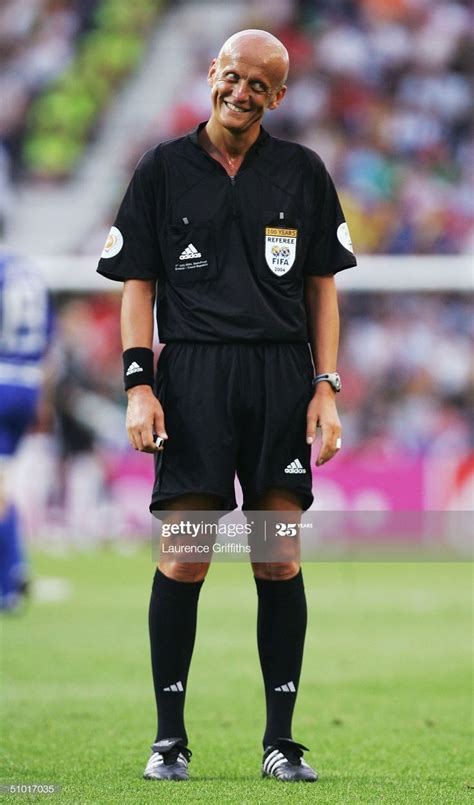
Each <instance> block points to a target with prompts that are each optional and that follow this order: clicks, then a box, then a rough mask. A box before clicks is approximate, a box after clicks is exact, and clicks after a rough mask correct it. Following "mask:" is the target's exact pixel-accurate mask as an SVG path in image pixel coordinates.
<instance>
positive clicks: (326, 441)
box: [306, 383, 342, 467]
mask: <svg viewBox="0 0 474 805" xmlns="http://www.w3.org/2000/svg"><path fill="white" fill-rule="evenodd" d="M325 385H326V383H318V388H317V389H316V392H315V394H314V397H313V398H312V399H311V402H310V404H309V405H308V411H307V413H306V441H307V442H308V444H313V442H314V440H315V438H316V428H317V427H318V425H319V427H320V428H321V446H320V448H319V452H318V457H317V459H316V466H317V467H320V466H321V464H324V463H325V462H326V461H330V459H331V458H333V456H335V455H336V453H337V452H338V451H339V447H337V444H338V442H337V440H338V439H339V440H340V438H341V432H342V431H341V422H340V420H339V415H338V413H337V409H336V400H335V392H334V391H333V390H332V389H331V388H330V387H328V388H327V389H325V388H322V387H323V386H325ZM339 445H340V441H339Z"/></svg>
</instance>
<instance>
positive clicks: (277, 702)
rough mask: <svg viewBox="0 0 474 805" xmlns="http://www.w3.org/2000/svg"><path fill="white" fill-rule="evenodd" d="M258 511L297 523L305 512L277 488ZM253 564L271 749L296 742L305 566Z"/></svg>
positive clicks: (295, 499)
mask: <svg viewBox="0 0 474 805" xmlns="http://www.w3.org/2000/svg"><path fill="white" fill-rule="evenodd" d="M258 508H259V509H260V510H266V511H278V512H280V511H281V512H291V521H293V522H294V521H295V518H296V519H297V520H298V519H299V515H300V513H301V504H300V501H299V500H298V496H297V495H295V494H293V493H292V492H288V491H284V490H277V489H273V490H270V491H268V492H267V493H266V494H265V495H264V497H263V498H261V500H260V501H259V503H258ZM282 516H283V515H282ZM252 566H253V571H254V575H255V583H256V585H257V594H258V619H257V642H258V651H259V657H260V665H261V668H262V674H263V680H264V684H265V698H266V709H267V723H266V728H265V734H264V737H263V746H264V749H265V748H266V747H268V746H271V745H274V744H275V743H276V742H277V739H278V738H290V739H291V736H292V733H291V722H292V718H293V711H294V707H295V703H296V695H297V691H298V683H299V678H300V673H301V666H302V661H303V648H304V639H305V633H306V619H307V610H306V597H305V592H304V586H303V577H302V574H301V569H300V566H299V562H296V561H291V562H288V563H278V564H275V563H273V564H272V563H261V562H258V563H257V562H255V563H252Z"/></svg>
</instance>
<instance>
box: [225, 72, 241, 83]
mask: <svg viewBox="0 0 474 805" xmlns="http://www.w3.org/2000/svg"><path fill="white" fill-rule="evenodd" d="M224 78H225V79H226V80H227V81H238V80H239V76H238V75H237V73H225V75H224Z"/></svg>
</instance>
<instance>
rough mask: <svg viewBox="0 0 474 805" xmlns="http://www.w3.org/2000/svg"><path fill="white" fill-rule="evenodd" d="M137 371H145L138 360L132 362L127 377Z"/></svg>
mask: <svg viewBox="0 0 474 805" xmlns="http://www.w3.org/2000/svg"><path fill="white" fill-rule="evenodd" d="M135 372H143V369H142V367H141V366H139V365H138V363H137V362H136V361H133V363H131V364H130V366H129V367H128V369H127V371H126V374H125V377H128V376H129V375H134V374H135Z"/></svg>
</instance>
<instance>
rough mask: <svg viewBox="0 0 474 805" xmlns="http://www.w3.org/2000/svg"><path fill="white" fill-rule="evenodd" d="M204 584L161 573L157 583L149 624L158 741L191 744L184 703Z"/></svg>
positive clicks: (154, 580) (153, 592)
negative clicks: (199, 602)
mask: <svg viewBox="0 0 474 805" xmlns="http://www.w3.org/2000/svg"><path fill="white" fill-rule="evenodd" d="M202 584H203V582H202V581H193V582H183V581H175V580H174V579H170V578H168V576H165V575H164V573H162V572H161V571H160V570H158V569H157V571H156V573H155V578H154V579H153V588H152V592H151V598H150V609H149V617H148V623H149V628H150V647H151V665H152V670H153V684H154V687H155V698H156V709H157V713H158V732H157V736H156V740H157V741H160V740H162V739H163V738H178V737H181V738H183V740H184V742H185V743H186V744H187V741H188V736H187V733H186V728H185V726H184V700H185V696H186V682H187V679H188V671H189V666H190V663H191V657H192V653H193V648H194V639H195V636H196V618H197V605H198V598H199V593H200V591H201V587H202Z"/></svg>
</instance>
